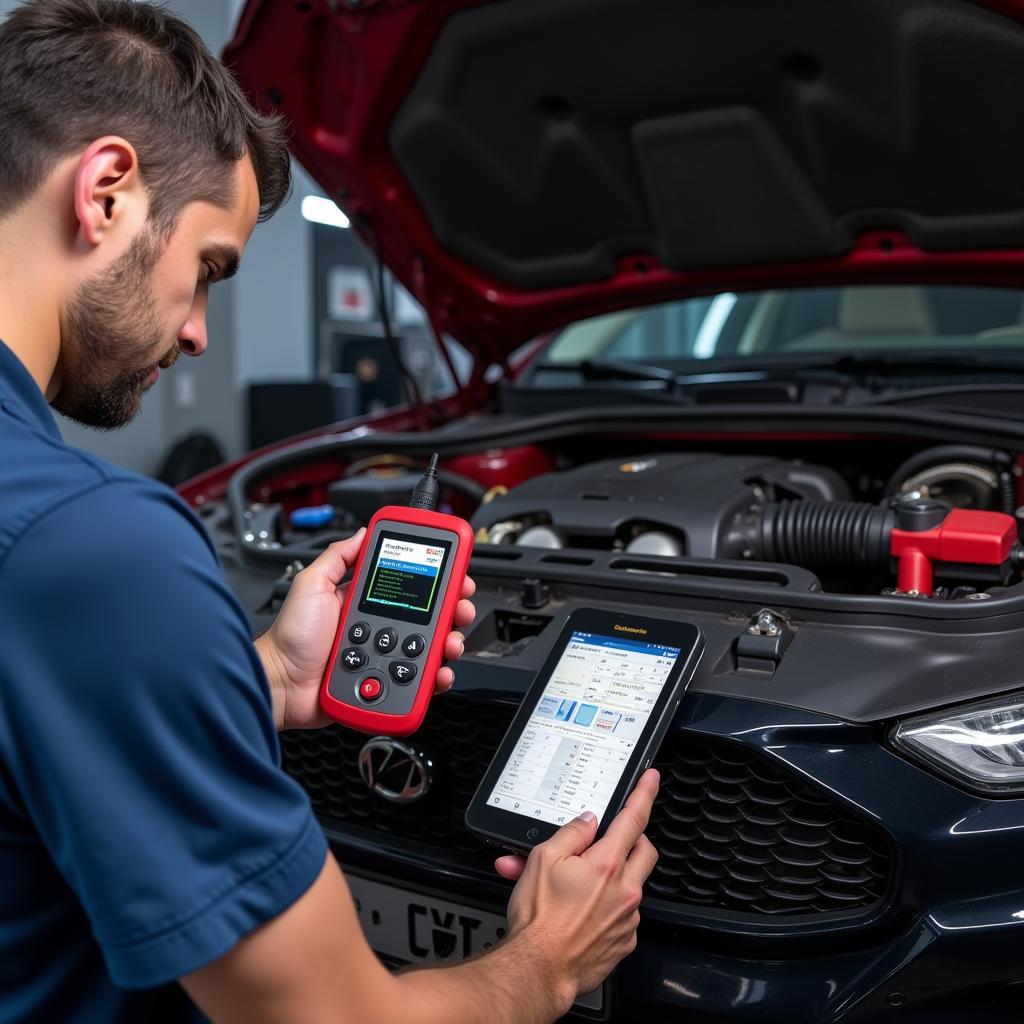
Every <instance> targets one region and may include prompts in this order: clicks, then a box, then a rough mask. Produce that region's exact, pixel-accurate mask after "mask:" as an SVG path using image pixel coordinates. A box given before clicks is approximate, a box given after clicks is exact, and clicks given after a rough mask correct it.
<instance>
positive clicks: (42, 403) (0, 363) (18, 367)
mask: <svg viewBox="0 0 1024 1024" xmlns="http://www.w3.org/2000/svg"><path fill="white" fill-rule="evenodd" d="M0 399H5V400H10V401H12V402H13V403H14V404H16V405H17V406H18V408H19V409H20V410H21V411H22V412H23V413H24V415H25V416H26V418H27V419H28V421H29V422H30V423H31V424H32V425H33V426H37V427H39V428H40V430H42V431H43V433H45V434H47V435H48V436H49V437H52V438H53V439H54V440H55V441H62V440H63V439H62V438H61V436H60V430H59V429H58V427H57V421H56V420H55V419H54V417H53V410H52V409H51V408H50V407H49V405H47V403H46V398H45V396H44V395H43V393H42V391H40V390H39V385H37V384H36V382H35V381H34V380H33V379H32V375H31V374H30V373H29V372H28V370H27V369H26V368H25V365H24V364H23V363H22V361H21V360H20V359H19V358H18V357H17V356H16V355H15V354H14V353H13V352H12V351H11V350H10V349H9V348H8V347H7V346H6V345H5V344H4V343H3V342H2V341H0Z"/></svg>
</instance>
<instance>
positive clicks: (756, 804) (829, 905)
mask: <svg viewBox="0 0 1024 1024" xmlns="http://www.w3.org/2000/svg"><path fill="white" fill-rule="evenodd" d="M514 711H515V708H514V707H513V706H511V705H508V704H496V703H493V702H492V703H485V702H482V701H477V700H471V699H467V698H465V697H459V696H452V695H449V696H446V697H444V698H441V699H437V700H435V701H434V702H433V704H432V705H431V710H430V713H429V715H428V716H427V719H426V721H425V722H424V725H423V727H422V728H421V729H420V731H419V732H418V733H417V734H416V736H415V737H414V738H413V739H412V740H411V741H410V742H411V743H412V745H414V746H416V747H418V748H420V749H422V750H423V752H424V753H426V754H429V755H430V756H431V757H432V759H433V762H434V765H435V776H434V781H433V785H432V787H431V791H430V793H429V794H428V795H427V796H426V797H424V798H423V799H422V800H420V801H418V802H416V803H412V804H396V803H392V802H389V801H386V800H383V799H381V798H380V797H378V796H376V795H375V794H374V793H372V792H371V791H370V790H369V789H368V788H367V787H366V785H365V784H364V783H363V781H362V779H361V778H360V775H359V766H358V755H359V750H360V748H361V747H362V746H363V744H364V743H365V742H366V740H367V738H368V737H366V736H364V735H362V734H360V733H356V732H351V731H349V730H347V729H343V728H341V727H340V726H330V727H328V728H326V729H321V730H317V731H313V732H293V733H285V734H283V735H282V737H281V747H282V757H283V763H284V768H285V770H286V771H287V772H288V773H289V774H290V775H292V776H293V777H294V778H295V779H297V780H298V782H299V783H300V784H301V785H302V786H303V787H304V788H305V789H306V791H307V792H308V793H309V796H310V799H311V801H312V804H313V809H314V811H315V812H316V814H317V816H318V817H319V818H320V820H321V821H322V822H323V824H324V825H325V826H328V827H330V826H335V827H339V826H340V827H341V828H342V829H344V827H345V826H346V825H356V826H361V827H362V828H365V829H369V830H371V831H373V832H375V833H377V834H378V838H379V839H380V840H382V841H383V843H384V844H385V845H391V846H395V847H398V846H401V845H402V841H404V840H410V839H412V840H416V841H418V842H420V843H425V844H427V845H429V846H433V847H436V848H437V849H438V851H439V852H443V853H444V854H445V855H446V856H447V855H450V854H451V853H458V854H459V855H460V859H461V860H462V861H463V862H466V863H467V864H472V865H474V866H480V867H482V866H485V865H488V864H490V863H491V861H492V860H493V851H492V850H490V849H489V848H488V847H486V846H485V845H484V844H483V843H482V842H480V841H479V840H478V839H476V837H474V836H473V835H471V834H470V833H468V832H467V831H466V829H465V828H464V826H463V815H464V813H465V809H466V805H467V804H468V803H469V800H470V799H471V797H472V795H473V793H474V792H475V790H476V787H477V785H478V784H479V782H480V779H481V778H482V777H483V774H484V771H485V770H486V768H487V765H488V763H489V762H490V759H491V757H492V755H493V753H494V750H495V748H496V747H497V745H498V743H499V742H500V741H501V738H502V736H503V735H504V732H505V730H506V728H507V727H508V723H509V722H510V721H511V718H512V715H513V714H514ZM656 763H657V766H658V767H659V768H660V770H661V775H662V788H661V793H660V795H659V797H658V802H657V804H656V805H655V809H654V814H653V816H652V819H651V824H650V827H649V828H648V835H649V836H650V838H651V841H652V842H653V843H654V845H655V846H656V847H657V848H658V851H659V854H660V858H659V861H658V865H657V867H656V868H655V870H654V874H653V875H652V876H651V879H650V881H649V882H648V886H647V895H648V897H654V898H657V899H661V900H665V901H668V902H671V903H676V904H680V905H686V906H690V907H693V908H695V909H698V910H699V908H702V907H703V908H708V909H714V910H717V911H733V912H738V913H743V914H747V915H750V914H754V915H757V916H774V917H779V916H787V915H788V916H793V915H800V914H815V915H820V914H835V913H838V912H843V911H853V910H861V911H863V910H866V909H869V908H871V907H873V906H876V905H877V904H878V903H879V902H880V901H881V900H882V899H883V897H884V896H885V893H886V891H887V890H888V887H889V882H890V877H891V873H892V870H893V861H892V851H891V849H890V846H889V843H888V841H887V839H886V837H885V835H884V833H882V832H881V831H880V830H879V829H877V828H876V827H875V826H874V825H872V824H871V823H869V822H867V821H865V820H863V819H861V818H860V817H858V816H856V815H855V814H853V813H851V812H850V811H848V810H847V809H846V808H845V807H844V806H843V805H842V804H840V803H838V802H837V801H835V800H833V799H832V798H831V797H830V796H829V795H828V794H827V793H825V792H824V791H821V790H818V789H817V788H816V787H813V786H811V785H809V784H807V783H805V782H803V781H801V780H800V779H798V778H796V777H795V776H793V775H792V774H791V773H789V772H788V771H786V770H785V769H784V768H782V767H778V766H776V765H775V764H774V763H771V762H769V761H767V760H765V759H764V758H762V757H761V756H759V755H758V754H756V753H754V752H752V751H749V750H747V749H746V748H745V747H743V746H742V745H740V744H737V743H733V742H731V741H728V740H709V739H706V738H699V739H698V738H694V737H692V736H690V735H687V734H685V733H674V734H670V735H669V736H668V737H667V739H666V740H665V742H664V743H663V744H662V748H661V752H660V755H659V757H658V761H657V762H656ZM389 837H394V838H393V839H392V838H389ZM396 840H397V841H396Z"/></svg>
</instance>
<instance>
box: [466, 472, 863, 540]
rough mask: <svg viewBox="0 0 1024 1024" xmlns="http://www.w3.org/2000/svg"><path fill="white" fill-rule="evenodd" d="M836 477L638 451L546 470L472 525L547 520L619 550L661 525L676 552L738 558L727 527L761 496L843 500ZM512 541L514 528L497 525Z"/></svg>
mask: <svg viewBox="0 0 1024 1024" xmlns="http://www.w3.org/2000/svg"><path fill="white" fill-rule="evenodd" d="M849 497H850V493H849V489H848V488H847V485H846V483H845V481H844V480H843V479H842V477H841V476H840V475H839V474H838V473H836V472H835V471H833V470H831V469H828V468H826V467H823V466H810V465H804V464H802V463H799V462H786V461H784V460H782V459H773V458H765V457H763V456H756V455H751V456H744V455H714V454H711V455H708V454H692V455H676V454H669V455H663V454H656V455H645V456H640V457H638V458H635V459H631V460H629V461H622V460H620V459H614V460H612V459H609V460H604V461H601V462H592V463H589V464H587V465H585V466H578V467H576V468H575V469H570V470H565V471H563V472H559V473H549V474H547V475H545V476H539V477H536V478H535V479H533V480H528V481H527V482H526V483H523V484H520V485H519V486H518V487H516V488H514V489H513V490H511V491H509V493H508V494H505V495H503V496H501V497H499V498H496V499H495V500H494V501H492V502H490V503H489V504H487V505H484V506H483V507H482V508H480V509H479V511H478V512H477V513H476V515H475V516H474V517H473V526H474V527H475V528H477V529H480V528H486V529H488V530H490V529H491V528H492V527H494V526H495V525H496V524H498V523H509V522H522V523H523V524H524V525H525V526H526V527H529V526H530V525H535V524H544V525H547V526H550V527H551V528H552V529H553V530H555V531H556V532H557V533H558V534H559V535H560V536H561V538H562V541H563V544H564V546H565V547H579V548H599V549H605V550H608V549H610V548H617V547H623V546H625V544H627V543H628V542H629V541H630V540H631V539H633V538H634V537H636V536H637V535H638V534H640V533H643V532H646V531H649V530H659V531H664V532H665V533H668V534H670V535H672V536H673V537H675V538H676V539H677V540H678V541H679V543H680V545H681V548H682V553H683V554H687V555H691V556H693V557H697V558H716V557H739V556H740V555H741V553H742V552H741V551H739V550H737V551H732V550H730V543H729V539H730V527H731V526H733V525H735V523H736V522H737V520H738V519H739V518H740V517H742V516H743V515H744V514H745V513H747V512H749V511H750V510H751V508H753V507H754V506H756V505H760V504H763V503H764V502H767V501H781V500H784V499H787V498H789V499H801V498H803V499H816V500H822V501H845V500H848V499H849ZM503 532H505V536H506V539H507V540H508V541H510V542H514V540H515V538H516V536H518V532H519V531H516V530H509V531H503Z"/></svg>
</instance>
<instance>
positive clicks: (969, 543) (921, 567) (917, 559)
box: [891, 508, 1017, 595]
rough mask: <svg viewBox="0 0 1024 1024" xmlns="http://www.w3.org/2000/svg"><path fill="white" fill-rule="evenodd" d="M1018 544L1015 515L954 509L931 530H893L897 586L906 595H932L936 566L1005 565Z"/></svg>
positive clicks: (892, 543) (892, 541)
mask: <svg viewBox="0 0 1024 1024" xmlns="http://www.w3.org/2000/svg"><path fill="white" fill-rule="evenodd" d="M1016 541H1017V524H1016V521H1015V520H1014V518H1013V516H1008V515H1005V514H1004V513H1002V512H982V511H977V510H974V509H966V508H955V509H953V510H952V511H950V512H949V513H948V514H947V515H946V517H945V518H944V519H943V520H942V522H941V523H939V524H938V525H937V526H933V527H932V528H930V529H928V530H919V531H914V530H901V529H899V528H894V529H893V531H892V539H891V545H892V547H891V551H892V556H893V558H895V559H896V560H897V562H898V565H899V573H898V583H897V586H898V587H899V589H900V590H901V591H902V592H903V593H905V594H926V595H927V594H931V593H932V589H933V586H934V564H935V563H936V562H951V563H957V564H961V565H963V564H967V565H1002V564H1003V563H1004V562H1006V561H1007V560H1008V559H1009V558H1010V554H1011V551H1012V549H1013V546H1014V544H1015V543H1016Z"/></svg>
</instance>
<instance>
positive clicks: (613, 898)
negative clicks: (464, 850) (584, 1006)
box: [495, 768, 659, 1012]
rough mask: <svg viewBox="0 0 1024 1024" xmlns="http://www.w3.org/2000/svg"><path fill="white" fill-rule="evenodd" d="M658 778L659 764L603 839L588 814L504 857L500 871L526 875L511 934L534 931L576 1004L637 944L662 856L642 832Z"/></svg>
mask: <svg viewBox="0 0 1024 1024" xmlns="http://www.w3.org/2000/svg"><path fill="white" fill-rule="evenodd" d="M658 782H659V776H658V772H657V771H656V770H655V769H653V768H651V769H649V770H648V771H646V772H644V774H643V775H642V776H641V778H640V781H639V782H638V783H637V785H636V789H634V790H633V792H632V793H631V794H630V797H629V799H628V800H627V801H626V804H625V806H624V807H623V808H622V810H621V811H620V812H619V813H618V815H616V817H615V819H614V820H613V821H612V823H611V824H610V825H609V826H608V830H607V832H605V834H604V836H603V837H602V838H601V839H600V840H599V841H598V842H596V843H595V842H594V835H595V834H596V832H597V819H596V818H594V817H593V815H590V816H589V818H587V817H582V816H581V817H579V818H577V819H576V820H575V821H571V822H569V824H568V825H565V826H564V827H563V828H561V829H560V830H559V831H558V832H556V833H555V834H554V835H553V836H552V837H551V838H550V839H549V840H548V841H547V842H546V843H542V844H541V845H540V846H537V847H535V848H534V850H533V852H532V853H531V854H530V856H529V858H528V859H526V860H525V861H524V859H523V858H522V857H514V856H512V857H499V858H498V860H497V862H496V864H495V866H496V868H497V869H498V872H499V874H502V875H504V876H505V877H506V878H519V883H518V884H517V885H516V887H515V890H514V891H513V893H512V899H511V900H510V901H509V905H508V920H509V925H510V929H509V938H510V940H512V939H515V938H522V939H523V940H525V939H526V938H527V937H529V940H530V946H531V948H538V949H539V951H540V953H541V954H542V955H541V956H540V957H539V958H538V959H539V960H540V961H541V962H545V963H549V964H551V965H557V968H558V970H559V976H557V977H556V978H555V979H554V980H555V983H556V984H557V985H558V986H559V990H560V991H562V990H563V989H564V991H565V995H564V997H563V998H564V999H567V1000H568V1003H569V1004H571V1003H572V1001H573V1000H574V999H575V998H576V997H577V996H578V995H580V994H581V993H583V992H589V991H591V990H592V989H594V988H596V987H597V986H598V985H599V984H600V983H601V982H602V981H603V980H604V979H605V978H606V977H607V976H608V975H609V974H610V973H611V971H612V969H613V968H614V967H615V965H616V964H617V963H618V962H619V961H620V960H621V959H622V958H623V957H625V956H627V955H628V954H630V953H632V952H633V950H634V949H635V948H636V929H637V925H638V924H639V922H640V912H639V909H638V908H639V906H640V898H641V896H642V894H643V884H644V882H645V881H646V880H647V876H648V875H650V873H651V872H652V871H653V870H654V865H655V864H656V863H657V860H658V851H657V850H655V848H654V846H653V845H652V844H651V841H650V840H649V839H648V838H647V837H646V836H645V835H644V834H643V832H644V829H645V828H646V827H647V822H648V820H649V819H650V815H651V807H652V806H653V804H654V800H655V797H657V795H658ZM568 1008H569V1007H568V1005H565V1006H564V1007H563V1012H564V1011H566V1010H568Z"/></svg>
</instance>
